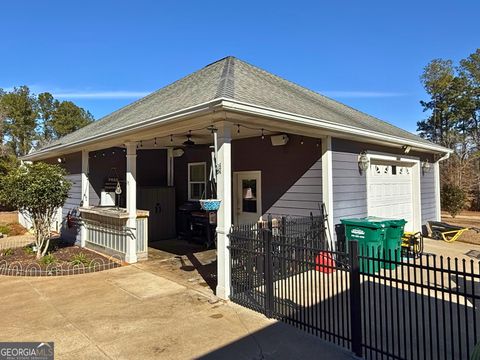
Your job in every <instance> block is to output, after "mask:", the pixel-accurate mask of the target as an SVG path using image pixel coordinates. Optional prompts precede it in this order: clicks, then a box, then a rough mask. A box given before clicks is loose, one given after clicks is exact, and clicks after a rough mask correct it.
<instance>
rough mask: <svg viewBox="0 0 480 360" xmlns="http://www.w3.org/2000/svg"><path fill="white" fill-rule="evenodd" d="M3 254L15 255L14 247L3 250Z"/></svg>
mask: <svg viewBox="0 0 480 360" xmlns="http://www.w3.org/2000/svg"><path fill="white" fill-rule="evenodd" d="M2 255H3V256H10V255H13V249H11V248H9V249H5V250H3V252H2Z"/></svg>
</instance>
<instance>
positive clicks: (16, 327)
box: [0, 262, 352, 359]
mask: <svg viewBox="0 0 480 360" xmlns="http://www.w3.org/2000/svg"><path fill="white" fill-rule="evenodd" d="M152 265H153V264H149V263H148V262H146V263H144V265H142V266H141V268H140V267H137V266H128V267H122V268H117V269H113V270H108V271H104V272H99V273H93V274H86V275H76V276H69V277H56V278H28V277H23V278H20V277H5V276H2V277H0V294H1V305H0V306H1V314H2V317H1V323H2V326H1V327H0V341H54V342H55V358H56V359H154V358H155V359H192V358H197V359H198V358H201V359H308V358H315V359H351V358H352V356H351V355H350V353H349V352H347V351H345V350H343V349H341V348H338V347H336V346H333V345H330V344H328V343H325V342H323V341H321V340H319V339H318V338H316V337H313V336H310V335H308V334H306V333H304V332H302V331H299V330H296V329H294V328H293V327H290V326H288V325H285V324H283V323H280V322H276V321H273V320H269V319H267V318H265V317H264V316H262V315H260V314H257V313H255V312H253V311H250V310H247V309H245V308H242V307H240V306H237V305H235V304H232V303H228V302H223V301H219V300H218V299H216V298H214V297H213V296H209V294H208V292H201V291H197V290H196V289H195V287H188V286H184V285H181V284H180V283H178V282H175V281H171V280H168V279H166V278H165V277H163V276H160V275H159V274H157V273H155V272H152V271H149V270H148V269H149V268H151V266H152Z"/></svg>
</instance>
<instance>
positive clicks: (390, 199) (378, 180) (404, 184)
mask: <svg viewBox="0 0 480 360" xmlns="http://www.w3.org/2000/svg"><path fill="white" fill-rule="evenodd" d="M369 170H370V171H369V182H368V184H369V185H368V215H370V216H380V217H387V218H402V219H405V220H407V225H406V229H407V230H411V229H413V186H412V184H413V179H412V169H411V168H410V167H406V166H398V165H395V164H391V165H386V164H382V165H380V164H371V165H370V169H369Z"/></svg>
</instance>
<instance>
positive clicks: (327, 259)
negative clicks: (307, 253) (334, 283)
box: [315, 251, 335, 273]
mask: <svg viewBox="0 0 480 360" xmlns="http://www.w3.org/2000/svg"><path fill="white" fill-rule="evenodd" d="M334 267H335V260H333V258H332V255H331V254H330V253H328V252H323V251H322V252H321V253H319V254H318V255H317V256H316V257H315V270H317V271H320V272H323V273H333V272H334V271H335V269H334Z"/></svg>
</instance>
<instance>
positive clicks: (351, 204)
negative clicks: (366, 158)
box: [332, 151, 367, 224]
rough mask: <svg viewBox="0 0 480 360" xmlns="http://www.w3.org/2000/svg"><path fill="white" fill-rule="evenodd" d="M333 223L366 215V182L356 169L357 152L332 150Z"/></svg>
mask: <svg viewBox="0 0 480 360" xmlns="http://www.w3.org/2000/svg"><path fill="white" fill-rule="evenodd" d="M332 162H333V163H332V178H333V223H334V224H339V223H340V219H343V218H352V217H364V216H367V183H366V179H365V175H362V174H360V172H359V170H358V153H349V152H342V151H333V152H332Z"/></svg>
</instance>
